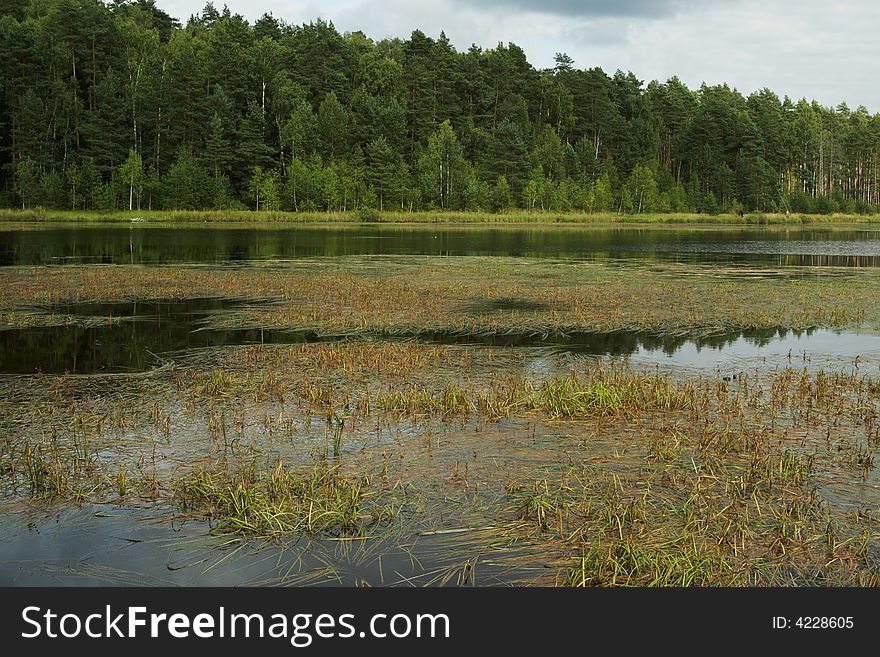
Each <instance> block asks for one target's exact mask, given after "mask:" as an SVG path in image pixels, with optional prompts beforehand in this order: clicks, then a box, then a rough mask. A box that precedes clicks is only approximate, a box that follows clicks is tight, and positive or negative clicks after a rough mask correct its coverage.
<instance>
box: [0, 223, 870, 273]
mask: <svg viewBox="0 0 880 657" xmlns="http://www.w3.org/2000/svg"><path fill="white" fill-rule="evenodd" d="M369 254H386V255H402V254H415V255H451V256H464V255H484V256H485V255H504V256H523V257H552V258H581V259H598V260H608V259H621V258H637V259H647V260H660V261H681V262H702V263H712V262H718V263H754V264H773V265H782V266H789V265H801V266H851V267H874V266H877V265H880V229H874V228H847V229H830V228H822V227H786V228H777V227H768V226H756V227H740V226H738V227H733V228H705V227H690V228H674V227H668V226H659V227H632V226H613V227H603V226H599V227H590V226H571V225H559V226H547V225H544V226H537V227H536V226H528V225H524V226H504V227H492V226H468V227H464V226H449V225H442V226H441V225H437V226H434V225H408V226H399V225H381V224H379V225H376V224H363V225H341V226H340V225H335V226H334V225H318V226H313V225H309V226H297V225H288V226H283V225H281V226H279V225H277V224H274V225H260V226H240V225H238V226H230V225H220V226H218V225H215V224H208V225H204V226H201V225H196V226H181V227H163V226H161V225H144V224H131V225H119V224H114V225H89V226H77V225H50V226H40V225H33V226H28V227H25V228H18V227H17V228H16V229H14V230H0V266H2V265H6V266H9V265H47V264H76V263H108V264H132V263H134V264H150V263H175V262H181V263H184V262H185V263H229V262H241V261H247V260H267V259H293V258H305V257H322V256H345V255H369Z"/></svg>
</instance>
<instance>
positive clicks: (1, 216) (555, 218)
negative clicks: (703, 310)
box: [0, 208, 880, 226]
mask: <svg viewBox="0 0 880 657" xmlns="http://www.w3.org/2000/svg"><path fill="white" fill-rule="evenodd" d="M13 223H71V224H197V223H211V224H215V223H217V224H219V223H233V224H271V223H277V224H373V223H374V224H404V225H405V224H429V225H436V224H446V225H455V224H469V225H536V226H540V225H559V224H565V225H580V226H613V225H652V226H656V225H696V226H771V225H779V226H799V225H868V224H880V215H855V214H829V215H805V214H790V215H785V214H763V213H750V214H746V215H744V216H742V217H740V216H738V215H735V214H718V215H708V214H696V213H694V214H671V213H670V214H614V213H606V214H584V213H579V212H569V213H552V212H540V213H529V212H508V213H499V214H491V213H481V212H431V211H422V212H382V213H363V212H358V211H351V212H281V211H278V212H257V211H254V210H236V211H226V210H167V211H166V210H152V211H138V210H134V211H130V212H129V211H117V212H85V211H72V210H43V209H34V210H18V209H8V208H7V209H0V225H2V224H13Z"/></svg>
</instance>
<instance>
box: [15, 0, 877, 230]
mask: <svg viewBox="0 0 880 657" xmlns="http://www.w3.org/2000/svg"><path fill="white" fill-rule="evenodd" d="M4 7H5V9H4V14H3V16H2V18H0V206H4V207H18V208H40V207H42V208H52V209H66V210H82V211H86V210H88V211H111V210H136V209H137V210H140V209H172V210H174V209H188V210H202V209H234V210H245V209H254V210H285V211H305V210H308V211H334V212H337V211H373V210H378V211H383V210H396V211H413V210H455V211H480V212H504V211H510V210H514V209H519V210H520V211H527V212H556V213H561V212H584V213H594V212H606V213H607V212H616V213H652V212H700V213H719V212H742V211H745V212H748V211H753V210H756V211H762V212H799V213H831V212H845V213H874V212H875V211H876V210H877V209H878V207H880V166H878V164H880V115H876V114H874V115H872V114H870V113H869V112H868V110H867V109H866V108H865V107H863V106H859V107H858V108H857V109H854V110H853V109H850V108H849V107H848V106H847V105H846V104H845V103H841V104H839V105H838V106H837V107H824V106H822V105H820V104H819V103H817V102H811V101H809V100H806V99H800V100H793V99H790V98H788V97H784V98H780V97H779V96H778V95H777V94H775V93H774V92H773V91H771V90H770V89H766V88H765V89H762V90H760V91H756V92H754V93H751V94H750V95H748V96H744V95H743V94H742V93H740V92H739V91H737V90H736V89H733V88H731V87H729V86H728V85H714V86H709V85H705V84H704V85H703V86H701V87H700V88H699V89H696V90H694V89H689V88H688V87H687V86H686V85H685V84H683V83H682V82H681V81H680V80H679V79H678V78H676V77H672V78H670V79H669V80H667V81H666V82H658V81H652V82H649V83H647V84H646V83H645V82H644V81H642V80H640V79H638V77H637V76H636V75H635V74H634V73H631V72H627V73H624V72H623V71H620V70H618V71H616V72H615V73H613V74H610V75H609V74H608V73H606V72H605V71H603V70H602V69H601V68H598V67H589V62H574V61H573V60H572V59H571V57H569V56H568V55H566V54H565V53H558V54H557V55H556V58H555V66H554V67H553V68H550V69H537V68H535V67H534V66H532V65H531V64H530V63H529V61H528V60H527V57H526V55H525V53H524V51H523V50H522V49H521V48H520V47H518V46H516V45H515V44H513V43H508V44H506V45H505V44H503V43H502V44H498V45H497V47H495V48H492V49H484V48H481V47H477V46H472V47H471V48H470V49H468V50H467V51H458V50H456V49H455V48H454V47H453V46H452V45H451V43H450V41H449V40H448V39H447V37H446V36H445V34H444V33H443V32H440V33H439V35H438V37H437V38H432V37H430V36H428V35H426V34H424V33H423V32H421V31H418V30H417V31H415V32H413V33H412V34H411V35H410V36H409V38H408V39H405V40H404V39H401V38H386V39H383V40H380V41H375V40H373V39H371V38H370V37H369V36H368V35H365V34H364V33H362V32H346V33H340V32H339V31H338V30H337V29H336V28H335V27H334V25H333V24H332V23H330V22H326V21H324V20H315V21H313V22H310V23H308V24H303V25H291V24H287V23H286V22H284V21H283V20H280V19H278V18H275V17H273V16H271V15H264V16H263V17H262V18H260V19H259V20H257V21H256V22H254V23H253V24H250V23H249V22H248V21H247V20H245V19H244V18H243V17H242V16H240V15H237V14H235V13H233V12H231V11H229V10H228V9H227V8H223V9H222V10H218V9H217V8H215V6H214V5H213V4H211V3H208V4H207V5H206V6H205V7H204V9H203V10H202V11H201V13H199V14H198V15H194V16H191V17H189V18H188V19H187V20H186V22H185V24H184V23H183V22H181V21H179V20H178V19H176V18H174V17H172V16H170V15H169V14H167V13H166V12H165V11H163V10H162V9H161V8H160V7H159V6H157V4H156V2H155V0H112V1H111V2H109V3H106V4H105V3H104V2H101V1H100V0H4ZM581 65H584V66H581ZM851 100H855V99H851Z"/></svg>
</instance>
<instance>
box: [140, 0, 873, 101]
mask: <svg viewBox="0 0 880 657" xmlns="http://www.w3.org/2000/svg"><path fill="white" fill-rule="evenodd" d="M157 4H158V5H159V6H160V7H162V8H163V9H164V10H165V11H167V12H168V13H170V14H171V15H173V16H176V17H177V18H179V19H181V21H182V22H184V23H185V22H186V19H187V18H188V17H189V16H190V14H193V13H198V12H199V11H201V8H202V7H203V6H204V4H205V2H204V0H158V2H157ZM214 4H215V6H216V7H217V9H221V8H222V6H223V4H224V3H223V0H215V2H214ZM227 4H228V6H229V9H230V10H231V11H232V12H233V13H239V14H242V15H243V16H244V17H245V18H247V19H249V20H251V21H253V20H255V19H257V18H259V17H260V16H261V15H262V14H263V13H271V14H273V15H274V16H275V17H276V18H279V19H283V20H284V21H286V22H287V23H302V22H307V21H310V20H313V19H315V18H318V17H321V18H324V19H327V20H332V21H333V23H334V24H335V25H336V28H337V29H338V30H340V31H341V32H346V31H353V30H362V31H363V32H365V33H366V34H367V36H369V37H372V38H373V39H381V38H383V37H389V36H399V37H404V38H405V37H407V36H408V35H409V34H410V33H411V32H412V31H413V30H414V29H421V30H422V31H423V32H425V33H426V34H428V35H430V36H434V37H436V36H437V35H438V34H439V33H440V31H441V30H444V31H445V32H446V36H447V37H449V39H450V41H452V43H453V45H455V47H456V48H458V49H459V50H463V49H467V48H468V47H469V46H470V45H471V44H472V43H476V44H477V45H479V46H483V47H487V48H492V47H494V46H496V45H497V44H498V42H502V41H503V42H508V41H512V42H514V43H516V44H518V45H519V46H521V47H522V48H523V49H524V50H525V52H526V54H527V55H528V58H529V61H530V62H531V63H532V64H533V65H534V66H536V67H538V68H544V67H550V66H552V65H553V55H554V54H555V53H556V52H566V53H568V54H569V55H570V56H571V57H572V58H574V60H575V66H576V67H578V68H590V67H593V66H601V67H602V68H603V69H605V71H606V72H607V73H609V74H612V73H614V71H615V70H617V69H618V68H619V69H622V70H624V71H629V70H631V71H632V72H633V73H635V74H636V76H637V77H638V78H639V79H641V80H645V82H648V81H650V80H653V79H658V80H666V79H668V78H669V77H671V76H673V75H677V76H678V77H679V78H681V79H682V81H684V82H685V83H686V84H688V86H690V87H691V88H696V87H699V85H700V84H701V83H702V82H706V83H709V84H715V83H721V82H727V83H728V84H730V85H731V86H734V87H736V88H737V89H739V90H740V91H741V92H743V93H745V94H748V93H750V92H752V91H754V90H756V89H760V88H762V87H769V88H770V89H772V90H773V91H775V92H776V93H778V94H779V95H780V96H783V95H786V94H787V95H788V96H790V97H792V98H793V99H798V98H801V97H806V98H808V99H811V100H812V99H816V100H818V101H819V102H820V103H822V104H823V105H832V106H836V105H837V104H838V103H840V102H841V101H844V102H846V103H847V105H849V106H850V107H851V108H856V107H857V106H859V105H865V106H866V107H867V108H868V109H869V110H870V111H871V112H877V111H880V84H878V80H880V39H878V38H877V35H878V28H880V2H874V1H873V0H851V1H849V2H834V1H832V0H726V1H725V0H702V1H699V0H482V1H474V0H383V1H381V2H378V1H370V0H324V1H309V0H228V1H227Z"/></svg>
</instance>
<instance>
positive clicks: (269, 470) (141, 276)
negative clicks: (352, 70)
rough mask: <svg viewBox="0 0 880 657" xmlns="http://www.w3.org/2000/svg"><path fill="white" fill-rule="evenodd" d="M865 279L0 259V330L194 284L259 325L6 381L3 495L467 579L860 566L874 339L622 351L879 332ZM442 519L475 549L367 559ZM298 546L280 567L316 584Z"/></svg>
mask: <svg viewBox="0 0 880 657" xmlns="http://www.w3.org/2000/svg"><path fill="white" fill-rule="evenodd" d="M367 265H369V266H367ZM876 277H877V274H876V273H874V272H873V271H859V272H846V273H844V274H834V275H828V276H827V277H822V278H821V279H807V278H804V277H800V276H794V275H786V274H784V273H783V274H780V273H779V272H773V273H772V276H771V275H770V273H768V272H766V271H765V272H761V271H747V272H746V271H742V270H740V271H735V270H733V269H731V270H724V271H722V270H719V268H708V267H707V268H701V267H688V268H683V267H680V266H678V265H673V264H656V265H651V266H635V265H631V264H621V265H620V266H617V267H614V268H612V267H607V266H604V265H597V264H596V263H586V262H569V263H551V262H540V263H534V262H530V263H527V264H526V263H523V262H521V261H516V260H513V259H504V258H493V259H487V258H479V257H477V258H473V259H471V258H468V259H457V260H456V261H455V262H446V261H444V259H442V258H439V259H435V258H377V259H372V260H371V261H369V263H367V261H365V260H362V259H357V258H354V259H338V260H332V261H331V260H330V259H322V260H315V261H309V262H295V263H284V264H281V265H275V264H273V265H272V266H265V267H262V266H251V267H243V268H240V269H237V268H236V269H233V268H225V269H213V268H209V267H177V268H173V269H172V268H167V267H161V266H160V267H150V268H144V269H142V270H135V269H133V268H116V267H105V268H102V267H92V266H84V267H65V268H50V267H47V268H31V269H26V270H25V269H17V268H7V269H0V308H2V313H3V315H2V317H3V318H12V319H9V321H8V322H7V323H5V324H4V326H5V327H6V328H11V327H12V326H14V325H23V323H24V322H23V321H20V320H19V319H16V318H20V317H24V316H27V317H28V319H27V322H34V325H39V324H40V317H41V313H42V314H44V315H45V317H46V318H47V320H48V321H49V322H50V323H52V322H55V321H56V319H57V318H58V317H61V316H63V315H64V313H61V314H58V313H56V312H55V311H56V310H58V308H60V307H61V306H58V305H50V306H45V305H43V304H56V303H62V302H63V303H68V302H70V301H73V300H76V299H80V300H92V301H97V300H100V301H111V300H120V299H130V298H141V299H155V300H160V299H169V298H175V297H177V298H181V299H184V298H185V299H192V297H193V294H194V292H196V293H197V294H198V295H204V299H205V301H204V302H203V305H202V306H199V308H201V310H200V311H199V313H198V314H197V319H196V320H195V323H193V324H192V325H188V326H186V327H185V329H184V330H183V333H182V334H183V335H184V337H185V338H186V339H189V336H190V331H194V333H193V335H196V336H205V335H207V334H209V333H210V332H211V331H222V330H231V331H238V330H244V329H252V332H250V333H247V334H246V341H247V342H248V343H247V344H239V345H231V344H228V343H225V342H223V341H219V342H217V343H212V342H210V341H206V342H205V343H204V344H201V343H199V345H198V346H197V347H196V348H192V347H191V348H184V349H182V350H174V351H166V352H163V353H162V354H161V356H160V357H159V358H157V359H155V360H154V361H151V363H152V365H151V366H150V367H149V368H144V371H139V372H118V373H115V374H104V373H96V374H89V375H79V374H37V375H27V376H21V375H5V376H3V377H0V488H2V490H4V492H5V493H7V497H8V498H9V499H10V500H13V501H14V502H13V503H16V504H24V505H28V506H32V507H35V508H39V507H42V506H50V507H51V508H58V507H61V506H63V505H83V506H87V505H104V506H105V508H108V509H114V510H118V511H120V512H124V511H125V510H126V509H129V508H133V507H137V506H149V507H150V508H152V509H158V510H161V512H162V513H166V514H168V517H169V519H170V520H171V521H172V522H175V523H179V522H181V521H183V522H184V523H186V525H187V526H188V527H190V528H192V527H193V526H196V527H201V528H202V531H203V532H207V531H208V528H210V530H211V532H212V533H213V534H219V535H220V536H221V537H222V540H223V541H224V545H229V546H234V547H231V548H230V549H234V550H242V551H243V552H244V551H248V550H250V549H252V547H251V546H252V545H253V544H255V543H257V542H260V541H263V542H266V541H265V539H271V540H269V541H268V542H269V543H273V544H278V545H281V544H284V545H289V544H293V543H295V542H296V541H298V540H300V539H302V540H303V541H305V542H310V541H312V542H315V543H316V544H318V543H321V542H331V543H338V544H340V545H349V544H353V543H357V550H360V551H362V552H363V553H364V554H365V555H370V556H369V557H366V556H365V557H364V558H365V559H368V560H370V561H369V563H371V564H375V568H376V569H377V570H378V572H380V573H381V575H379V576H378V577H377V578H376V581H379V582H397V583H409V582H415V581H416V580H418V581H419V582H420V583H434V584H448V583H460V584H473V583H475V582H483V581H484V580H481V579H480V577H481V571H480V564H484V563H486V560H487V559H488V560H489V561H492V562H493V563H500V562H502V561H504V563H505V564H506V565H505V568H508V567H509V568H510V570H509V571H508V570H505V571H504V573H506V574H504V575H501V574H499V573H500V572H501V571H498V570H495V571H493V573H494V574H493V577H496V579H493V580H492V581H493V582H495V583H497V582H499V581H517V582H519V581H523V579H525V578H527V579H528V580H529V581H531V582H538V583H544V584H547V583H556V584H566V585H578V586H583V585H586V586H704V585H724V586H739V585H743V586H755V585H860V586H861V585H869V584H876V583H878V579H877V578H878V574H877V573H878V571H877V568H878V559H880V552H878V550H880V544H878V540H880V536H878V534H877V533H876V529H874V527H873V524H872V519H873V518H874V515H876V506H877V500H878V498H877V496H876V490H877V488H876V487H877V481H878V476H880V474H878V471H877V466H876V463H877V450H878V447H880V419H878V417H880V416H878V413H880V393H878V390H880V383H878V380H880V379H878V376H877V371H878V370H877V367H878V366H880V362H878V359H877V358H876V355H874V354H869V353H865V354H861V355H858V357H856V356H845V357H844V356H840V357H836V356H834V355H833V354H832V355H822V354H818V353H817V354H813V353H809V354H808V353H797V354H789V355H788V357H785V356H784V355H782V356H779V357H777V358H775V359H774V360H773V362H766V363H765V362H761V361H760V359H752V360H751V361H749V362H748V363H747V364H746V363H743V362H737V361H734V362H732V364H731V365H730V366H725V368H724V369H723V370H718V371H716V370H714V369H704V370H701V371H694V370H690V369H686V368H665V367H662V366H657V367H653V366H652V367H649V366H646V365H644V364H641V365H640V364H639V361H638V360H633V361H632V362H630V361H628V360H627V359H626V355H627V354H630V353H632V352H633V350H635V349H638V348H639V346H640V345H642V346H644V345H648V347H646V348H650V349H655V350H658V351H660V350H667V351H669V352H671V351H673V350H674V349H677V348H678V347H680V346H681V344H682V341H683V340H686V339H688V338H691V339H694V345H695V346H696V348H697V349H706V350H712V349H715V348H717V349H723V348H725V347H726V346H727V345H728V344H729V343H730V342H731V341H734V340H737V339H738V338H739V336H740V335H741V333H740V332H739V331H736V332H734V333H726V331H729V330H730V329H731V328H736V327H740V328H742V327H751V328H750V329H748V330H749V331H750V332H749V333H747V335H748V336H750V337H749V338H748V339H750V340H765V339H773V336H776V335H777V333H778V332H780V331H782V330H784V329H785V327H789V328H791V327H809V326H818V325H825V326H849V325H853V324H859V325H867V326H874V327H880V315H877V312H878V311H877V310H876V309H877V307H878V305H877V304H876V295H877V292H876V290H877V289H880V288H878V287H877V285H876V283H877V281H876V280H875V279H876ZM648 289H650V290H652V298H651V299H649V300H646V297H645V294H646V293H645V290H648ZM218 297H223V298H226V299H236V300H237V301H236V303H234V304H226V303H225V302H224V303H223V304H222V307H220V308H219V309H218V308H215V305H214V301H212V299H217V298H218ZM757 297H760V298H761V300H762V302H761V303H760V304H757V303H754V302H753V299H754V298H757ZM750 299H751V300H752V302H749V301H748V300H750ZM139 303H140V302H139ZM163 303H164V302H163ZM195 305H198V304H195ZM67 307H68V308H74V306H67ZM75 308H76V310H80V311H82V310H83V308H82V307H75ZM53 309H54V310H53ZM20 313H23V314H20ZM105 315H106V317H105ZM69 316H70V317H71V318H72V320H71V321H72V322H73V324H72V325H80V324H81V325H82V326H85V325H86V324H85V321H86V320H87V318H88V315H77V314H71V315H69ZM99 320H100V321H99ZM0 321H3V322H6V319H0ZM95 322H96V324H95V325H96V326H97V325H99V324H100V325H107V326H116V327H121V328H124V329H129V328H133V327H136V322H131V323H126V321H125V320H122V319H119V318H118V317H116V316H115V315H114V319H113V320H112V322H111V320H110V315H109V314H108V313H103V312H102V314H101V315H100V316H97V315H96V316H95ZM615 329H624V331H623V332H621V333H620V334H615V335H614V336H613V339H612V337H607V344H606V343H603V342H602V340H603V339H605V338H600V337H596V333H595V332H596V331H603V330H615ZM272 330H280V331H291V332H293V333H292V335H294V336H295V339H297V340H305V341H303V342H294V341H293V339H291V342H292V343H290V344H270V342H271V341H272V340H271V338H273V337H275V336H273V335H271V333H270V331H272ZM586 334H589V335H593V336H594V338H595V340H594V341H593V342H591V343H590V348H589V349H583V350H581V351H578V342H577V340H578V336H583V335H586ZM566 336H569V337H571V344H566V342H565V340H566ZM713 336H714V337H713ZM731 336H732V337H731ZM264 338H265V340H264ZM551 338H552V339H553V340H555V341H556V342H555V343H554V344H553V346H552V347H551V346H549V341H550V339H551ZM175 344H177V343H175ZM103 347H104V348H105V349H106V348H107V345H106V344H104V345H103ZM125 348H127V345H126V347H125ZM594 351H595V352H607V353H608V354H610V355H609V356H607V357H602V356H596V355H594V353H593V352H594ZM60 371H63V370H60ZM445 532H451V533H452V534H450V535H457V534H455V533H456V532H461V533H462V535H463V536H468V537H470V538H472V539H473V541H472V542H471V543H468V546H469V547H468V549H469V550H471V551H470V552H461V553H456V554H454V555H453V554H444V555H443V557H442V558H441V557H440V556H438V555H433V556H432V557H431V559H433V561H431V562H430V563H421V562H419V561H418V559H419V557H417V556H415V553H413V556H412V557H411V558H412V566H411V569H410V570H407V573H409V574H407V575H405V576H404V575H397V574H393V573H390V572H388V571H387V570H383V566H382V565H380V564H381V559H380V557H382V556H383V555H384V554H385V553H386V551H395V550H397V551H402V552H404V553H406V554H410V552H409V550H410V549H412V546H413V545H414V544H415V543H418V542H419V541H420V540H423V539H424V538H425V537H430V536H445V535H446V534H445ZM487 555H488V556H487ZM326 558H327V559H328V565H326V570H324V571H321V572H324V573H325V575H326V578H329V577H331V575H327V573H331V572H332V561H333V558H332V556H327V557H326ZM505 560H507V561H505ZM371 567H373V566H371ZM309 568H312V571H311V572H312V573H313V575H308V574H307V573H308V571H309ZM315 568H316V567H315V566H314V565H311V566H308V567H306V566H303V569H304V571H303V573H304V574H303V576H302V579H298V580H297V581H300V582H312V581H325V579H326V578H325V579H322V578H323V577H325V575H320V574H319V573H318V571H319V570H320V569H318V570H315ZM312 576H314V577H315V578H316V579H310V577H312ZM498 578H500V579H498ZM504 578H507V579H504Z"/></svg>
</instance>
